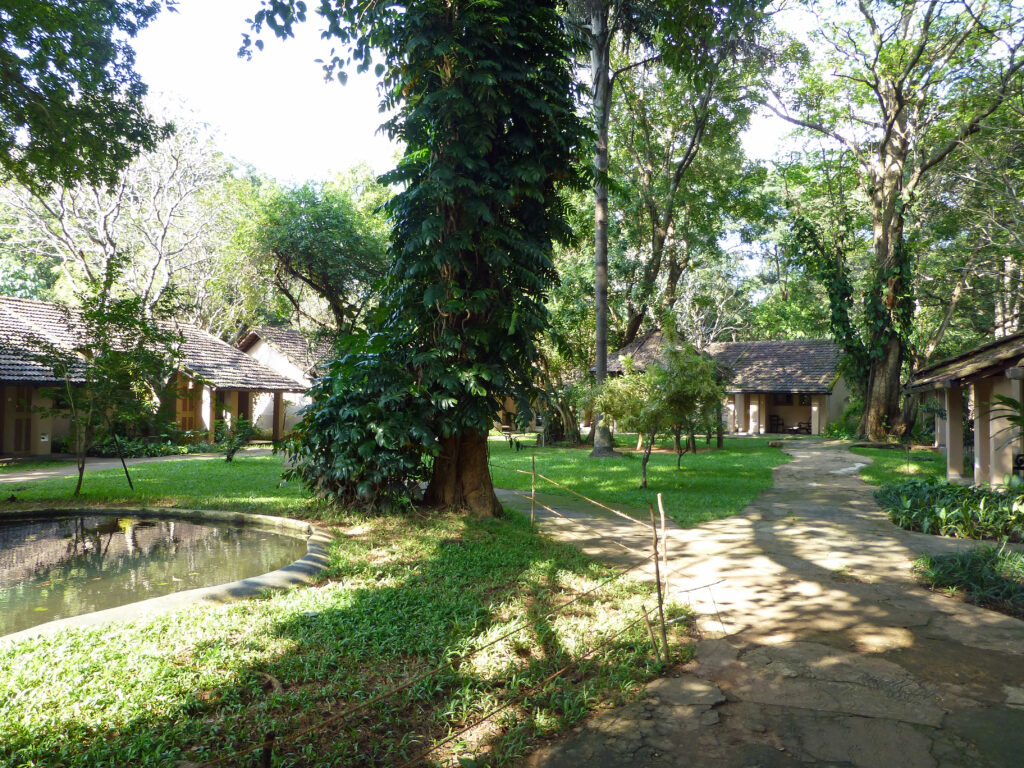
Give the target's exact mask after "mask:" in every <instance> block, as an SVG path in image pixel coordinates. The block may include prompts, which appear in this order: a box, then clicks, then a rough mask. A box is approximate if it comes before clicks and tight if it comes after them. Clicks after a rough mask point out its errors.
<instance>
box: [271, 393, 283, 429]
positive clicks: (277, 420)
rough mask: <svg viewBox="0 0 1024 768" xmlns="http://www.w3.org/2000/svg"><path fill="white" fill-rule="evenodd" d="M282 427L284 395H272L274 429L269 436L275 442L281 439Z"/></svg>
mask: <svg viewBox="0 0 1024 768" xmlns="http://www.w3.org/2000/svg"><path fill="white" fill-rule="evenodd" d="M283 426H284V393H283V392H275V393H274V428H273V430H271V435H272V437H273V439H274V440H275V441H277V440H280V439H281V432H282V427H283Z"/></svg>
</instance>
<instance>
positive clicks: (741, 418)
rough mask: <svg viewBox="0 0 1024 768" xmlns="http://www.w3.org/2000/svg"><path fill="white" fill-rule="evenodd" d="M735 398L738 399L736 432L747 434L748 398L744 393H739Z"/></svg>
mask: <svg viewBox="0 0 1024 768" xmlns="http://www.w3.org/2000/svg"><path fill="white" fill-rule="evenodd" d="M733 397H735V398H736V431H737V432H746V431H747V396H746V395H745V394H743V393H742V392H737V393H736V394H735V395H734V396H733Z"/></svg>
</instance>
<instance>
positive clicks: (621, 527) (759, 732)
mask: <svg viewBox="0 0 1024 768" xmlns="http://www.w3.org/2000/svg"><path fill="white" fill-rule="evenodd" d="M785 451H786V452H787V453H789V454H790V455H791V456H792V457H793V461H792V462H790V463H788V464H785V465H782V466H780V467H777V468H776V469H775V484H774V487H773V488H772V489H771V490H769V491H766V492H765V493H763V494H762V495H761V496H759V497H758V498H757V499H756V500H755V501H754V502H753V503H752V504H751V505H750V506H749V507H747V508H746V509H745V510H744V511H743V512H742V513H741V514H740V515H739V516H736V517H732V518H728V519H726V520H720V521H716V522H713V523H707V524H704V525H701V526H699V527H697V528H692V529H679V528H675V529H673V530H671V531H670V535H669V557H670V570H672V571H673V572H674V576H673V579H672V589H673V591H674V592H676V593H677V595H678V596H679V597H680V598H681V599H687V598H689V600H690V602H691V603H692V604H693V606H694V609H695V610H696V611H697V613H698V614H699V616H700V620H699V629H700V631H701V635H702V639H701V640H700V641H699V642H698V644H697V654H696V658H695V660H694V661H693V662H691V663H690V664H688V665H687V666H686V667H684V668H683V669H682V670H680V671H679V672H678V673H677V676H674V677H667V678H663V679H660V680H656V681H654V682H653V683H652V684H650V685H649V686H648V687H647V689H646V691H645V693H644V695H643V696H642V697H641V699H640V700H639V701H637V702H635V703H632V704H629V705H627V706H625V707H622V708H619V709H616V710H610V711H608V712H605V713H603V714H600V715H597V716H595V717H593V718H591V719H590V720H589V721H587V722H586V723H585V724H584V725H582V726H580V727H579V728H577V729H576V730H575V731H574V732H573V733H572V734H570V736H569V737H568V738H566V739H563V740H561V741H559V742H557V743H553V744H550V745H547V746H544V747H542V748H540V749H539V750H537V751H536V752H534V753H533V754H532V755H531V756H530V757H529V758H528V759H527V760H526V761H525V762H524V766H529V768H563V767H564V768H568V767H569V766H573V767H574V768H575V767H576V766H595V767H596V768H603V767H605V766H607V767H608V768H611V767H612V766H621V767H622V768H631V767H633V766H636V767H637V768H639V767H641V766H651V767H652V768H653V767H656V766H680V767H686V768H705V767H707V768H710V767H711V766H714V767H715V768H753V767H754V766H763V767H764V768H783V767H785V768H790V767H792V766H808V765H813V766H835V767H836V768H839V767H840V766H842V767H849V766H856V767H857V768H861V767H863V768H889V767H892V768H1022V766H1024V622H1022V621H1019V620H1016V619H1011V618H1008V617H1006V616H1002V615H1001V614H998V613H994V612H991V611H987V610H984V609H982V608H978V607H975V606H972V605H967V604H964V603H961V602H959V601H956V600H953V599H950V598H947V597H945V596H943V595H939V594H935V593H932V592H929V591H928V590H925V589H924V588H922V587H920V586H919V585H917V584H916V583H915V581H914V579H913V576H912V573H911V569H910V566H911V563H912V561H913V560H914V559H915V558H916V557H917V556H918V555H920V554H921V553H922V552H930V553H938V552H945V551H953V550H957V549H960V548H964V547H971V546H976V543H975V542H965V541H958V540H953V539H942V538H938V537H932V536H924V535H921V534H914V533H909V532H906V531H902V530H900V529H898V528H896V527H895V526H894V525H892V524H891V523H889V521H888V520H887V519H886V518H885V515H884V514H883V513H882V512H881V511H880V510H879V509H878V508H877V507H876V506H875V503H874V501H873V498H872V491H873V488H871V487H870V486H868V485H866V484H865V483H864V482H863V481H861V480H860V479H859V477H858V475H857V472H856V469H855V467H856V465H858V464H863V463H865V462H866V461H867V460H866V459H864V458H862V457H859V456H855V455H853V454H851V453H849V452H848V451H847V450H846V448H845V447H844V446H843V445H842V444H839V443H827V442H818V441H810V440H800V441H792V442H788V443H787V444H786V447H785ZM501 495H502V501H503V502H505V503H508V504H509V505H511V506H515V507H517V508H519V509H526V510H527V511H528V510H529V501H524V500H523V499H522V498H521V497H518V496H514V495H512V494H510V493H509V492H502V494H501ZM541 501H542V503H543V504H544V505H546V506H547V507H550V508H553V509H557V510H558V511H559V512H562V513H563V514H564V515H565V518H562V517H558V516H556V515H552V514H551V513H550V512H545V510H544V507H539V508H538V514H539V515H540V520H541V524H542V525H543V526H544V527H545V528H546V529H547V530H548V531H550V532H551V533H552V534H553V535H554V536H555V537H557V538H560V539H563V540H565V541H569V542H572V543H574V544H576V545H577V546H580V547H581V548H582V549H583V550H584V551H587V552H588V553H590V554H593V555H595V556H598V557H603V558H605V559H609V560H612V561H614V562H617V563H620V564H623V565H629V564H631V563H635V562H636V561H637V556H636V555H635V554H634V553H632V552H629V551H627V550H625V549H623V548H622V547H620V546H617V545H616V544H614V543H613V542H614V541H616V540H618V541H621V542H623V543H625V544H627V545H629V546H632V547H635V548H637V549H640V550H644V549H646V550H648V551H649V549H650V531H649V529H645V528H642V527H640V526H638V525H634V524H631V523H629V522H628V521H624V520H621V519H619V518H616V517H614V516H612V515H610V514H608V515H604V514H602V515H598V516H596V517H595V516H594V515H593V513H592V512H591V509H588V508H587V507H588V506H589V505H586V504H585V503H583V502H574V501H567V500H566V498H565V497H554V496H542V497H541ZM595 526H597V528H596V529H595ZM648 575H649V574H648ZM705 585H714V586H711V587H709V588H704V587H705ZM687 590H694V591H692V592H691V591H687Z"/></svg>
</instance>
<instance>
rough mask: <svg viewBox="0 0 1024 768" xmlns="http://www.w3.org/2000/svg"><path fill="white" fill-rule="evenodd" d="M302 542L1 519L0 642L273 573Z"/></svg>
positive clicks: (76, 521)
mask: <svg viewBox="0 0 1024 768" xmlns="http://www.w3.org/2000/svg"><path fill="white" fill-rule="evenodd" d="M305 554H306V542H305V541H304V540H303V539H298V538H295V537H293V536H283V535H281V534H279V533H274V532H271V531H266V530H263V529H260V528H252V527H239V526H235V525H229V524H221V523H208V522H202V523H200V522H194V521H187V520H177V519H175V520H172V519H162V518H140V517H122V516H114V515H99V514H97V515H86V516H75V517H59V518H54V517H50V518H45V519H38V518H37V519H34V520H24V521H7V522H0V635H6V634H9V633H11V632H17V631H19V630H22V629H27V628H29V627H33V626H35V625H36V624H42V623H44V622H47V621H53V620H54V619H63V618H67V617H68V616H77V615H80V614H83V613H91V612H93V611H99V610H103V609H104V608H113V607H115V606H119V605H126V604H128V603H134V602H136V601H138V600H146V599H148V598H150V597H158V596H160V595H167V594H170V593H172V592H181V591H183V590H186V589H195V588H196V587H207V586H212V585H215V584H225V583H227V582H231V581H237V580H238V579H245V578H249V577H250V576H258V575H260V574H262V573H266V572H268V571H273V570H276V569H277V568H281V567H282V566H285V565H287V564H288V563H291V562H293V561H294V560H297V559H299V558H300V557H302V556H303V555H305Z"/></svg>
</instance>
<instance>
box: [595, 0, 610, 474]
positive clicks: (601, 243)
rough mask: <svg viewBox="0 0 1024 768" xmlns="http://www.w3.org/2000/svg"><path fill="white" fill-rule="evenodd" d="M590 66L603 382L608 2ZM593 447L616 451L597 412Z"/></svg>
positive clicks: (598, 6)
mask: <svg viewBox="0 0 1024 768" xmlns="http://www.w3.org/2000/svg"><path fill="white" fill-rule="evenodd" d="M590 36H591V44H590V70H591V76H592V78H593V96H594V107H593V119H594V131H595V134H596V137H597V140H596V144H595V146H594V171H595V177H594V311H595V317H596V323H595V326H596V327H595V336H596V340H597V341H596V349H595V355H594V378H595V379H596V381H597V385H598V386H601V385H602V384H603V383H604V380H605V378H606V377H607V375H608V121H609V118H610V116H611V73H610V71H609V68H610V48H611V32H610V30H609V29H608V4H607V3H605V2H595V3H593V5H592V6H591V11H590ZM593 432H594V450H593V451H591V453H590V455H591V456H611V455H613V454H614V453H615V451H614V450H613V445H612V436H611V431H610V430H609V429H608V427H604V426H601V419H600V414H597V413H595V414H594V430H593Z"/></svg>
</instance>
